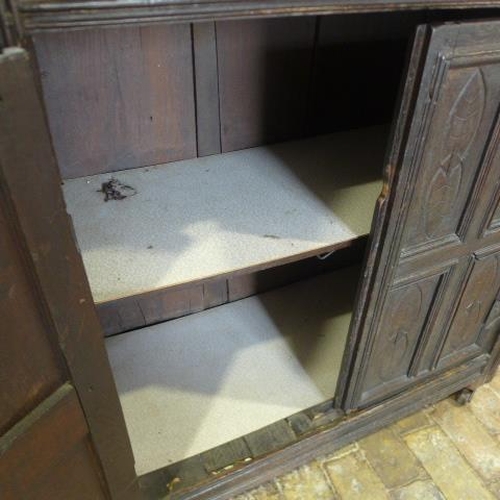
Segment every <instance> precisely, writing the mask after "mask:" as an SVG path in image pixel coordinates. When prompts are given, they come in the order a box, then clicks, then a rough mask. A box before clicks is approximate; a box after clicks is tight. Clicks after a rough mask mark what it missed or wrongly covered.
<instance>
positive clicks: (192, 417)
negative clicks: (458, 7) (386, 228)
mask: <svg viewBox="0 0 500 500" xmlns="http://www.w3.org/2000/svg"><path fill="white" fill-rule="evenodd" d="M420 18H421V16H420V14H418V13H411V14H405V15H401V14H398V15H396V14H376V15H375V14H370V15H352V16H351V15H349V16H341V17H336V16H325V17H304V18H283V19H263V20H260V19H259V20H250V21H221V22H216V23H201V24H192V25H190V24H178V25H160V24H158V25H154V26H151V27H140V28H138V27H120V28H107V29H92V30H81V31H74V32H71V31H66V32H64V33H58V32H54V33H43V34H39V35H35V36H34V46H35V50H36V55H37V62H38V65H39V68H40V74H41V80H42V88H43V94H44V99H45V105H46V109H47V113H48V121H49V125H50V128H51V134H52V140H53V144H54V148H55V152H56V156H57V158H58V163H59V167H60V170H61V175H62V177H63V180H64V185H63V190H64V195H65V199H66V204H67V208H68V212H69V213H70V215H71V217H72V219H73V224H74V228H75V233H76V238H77V240H78V244H79V247H80V250H81V253H82V257H83V261H84V264H85V268H86V272H87V276H88V279H89V283H90V287H91V290H92V294H93V297H94V301H95V302H96V305H97V308H98V312H99V314H100V316H101V320H102V322H103V327H104V330H105V331H106V333H107V334H110V335H111V334H118V333H120V335H114V336H109V337H108V338H107V340H106V346H107V349H108V354H109V357H110V361H111V365H112V369H113V373H114V375H115V380H116V383H117V386H118V391H119V394H120V399H121V403H122V407H123V410H124V414H125V420H126V422H127V427H128V431H129V434H130V438H131V442H132V447H133V450H134V455H135V459H136V468H137V472H138V473H139V474H143V473H147V472H149V471H152V470H154V469H158V468H160V467H163V466H165V465H168V464H170V463H172V462H177V461H179V460H182V459H184V458H186V457H189V456H192V455H196V454H198V453H201V452H204V451H206V450H208V449H210V448H213V447H215V446H217V445H220V444H222V443H225V442H227V441H230V440H233V439H235V438H238V437H240V436H242V435H245V434H247V433H250V432H253V431H256V430H257V429H260V428H262V427H264V426H267V425H269V424H272V423H273V422H275V421H277V420H280V419H284V418H286V417H287V416H289V415H291V414H293V413H296V412H299V411H301V410H303V409H305V408H308V407H311V406H314V405H317V404H319V403H322V402H324V401H326V400H331V399H332V398H333V397H334V395H335V386H336V381H337V378H338V375H339V372H340V368H341V363H342V357H343V352H344V345H345V341H346V339H347V335H348V330H349V322H350V317H351V313H352V310H353V307H354V303H355V295H356V289H357V284H358V280H359V276H360V273H361V272H362V255H363V249H364V245H365V243H366V239H367V236H368V234H369V232H370V227H371V224H372V218H373V209H374V206H375V202H376V199H377V197H378V195H379V193H380V190H381V186H382V180H381V179H382V169H383V162H384V155H385V150H386V147H387V142H388V139H389V132H390V122H391V119H392V116H393V111H394V108H395V106H396V104H397V95H398V89H399V85H400V81H401V79H402V77H403V76H404V75H403V74H404V64H405V54H406V50H407V46H408V40H409V39H410V38H411V36H412V33H413V30H414V27H415V25H416V24H417V23H418V22H419V20H420ZM106 190H107V191H108V197H110V198H111V199H109V200H108V201H105V197H106V194H105V191H106ZM121 197H123V198H122V199H116V198H121Z"/></svg>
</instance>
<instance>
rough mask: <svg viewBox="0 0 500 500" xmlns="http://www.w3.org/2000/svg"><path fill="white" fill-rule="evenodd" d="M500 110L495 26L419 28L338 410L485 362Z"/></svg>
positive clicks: (498, 262)
mask: <svg viewBox="0 0 500 500" xmlns="http://www.w3.org/2000/svg"><path fill="white" fill-rule="evenodd" d="M499 105H500V22H491V21H490V22H481V23H464V24H449V25H441V26H434V27H421V28H419V30H418V31H417V35H416V38H415V42H414V49H413V54H412V57H411V60H410V64H409V69H408V75H407V83H406V88H405V89H404V91H403V95H402V100H401V109H400V114H399V119H398V123H397V124H396V127H395V132H394V137H393V145H392V151H391V153H390V154H389V157H388V162H387V167H386V172H385V188H384V190H383V193H382V195H381V197H380V199H379V202H378V205H377V211H376V215H375V219H374V225H373V231H372V241H371V251H370V254H369V257H368V262H367V265H366V272H365V275H364V276H365V278H364V281H363V283H362V286H361V290H360V292H359V298H358V305H357V311H355V314H354V316H353V321H352V325H351V336H350V339H351V341H350V345H349V346H348V349H347V353H346V356H345V359H344V363H345V364H344V370H343V372H344V375H343V378H342V379H341V380H340V385H339V394H340V399H339V400H338V403H339V404H340V405H341V406H343V407H344V408H346V409H350V408H357V407H363V406H367V405H370V404H373V403H375V402H377V401H380V400H382V399H385V398H387V397H390V396H391V395H394V394H396V393H398V392H401V391H402V390H404V389H407V388H408V387H410V386H411V385H413V384H417V383H419V382H421V381H423V380H429V379H430V378H432V377H438V376H439V375H441V374H442V373H443V372H445V371H448V370H452V369H453V370H455V371H456V372H457V374H458V373H459V372H460V370H469V371H470V373H472V374H474V373H477V374H479V373H481V371H483V370H484V369H485V367H486V366H487V364H488V362H489V361H490V358H491V351H492V348H493V345H494V343H495V341H496V339H497V337H498V333H499V331H500V327H499V321H498V319H499V317H500V301H499V300H500V299H499V298H498V292H499V287H500V148H499V140H500V117H499ZM342 391H343V392H342Z"/></svg>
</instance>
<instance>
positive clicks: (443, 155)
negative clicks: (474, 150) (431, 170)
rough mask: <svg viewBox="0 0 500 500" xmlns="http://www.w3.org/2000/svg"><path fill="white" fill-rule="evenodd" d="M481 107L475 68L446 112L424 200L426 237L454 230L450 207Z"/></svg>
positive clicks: (481, 86) (481, 92)
mask: <svg viewBox="0 0 500 500" xmlns="http://www.w3.org/2000/svg"><path fill="white" fill-rule="evenodd" d="M483 108H484V82H483V79H482V77H481V71H480V70H479V69H476V70H474V72H473V73H472V75H471V76H470V77H469V79H468V80H467V81H466V83H465V85H464V87H463V88H462V90H461V92H460V93H459V95H458V97H457V99H456V101H455V103H454V104H453V107H452V109H451V111H450V113H449V116H448V120H447V123H446V128H445V132H444V140H443V149H442V151H441V152H440V156H439V163H438V165H437V169H436V173H435V174H434V176H433V177H432V180H431V182H430V184H429V186H428V187H426V190H427V195H426V197H425V202H424V207H423V208H424V220H425V222H424V228H425V234H426V235H427V237H428V238H431V239H432V238H435V237H437V236H440V235H443V234H447V233H449V232H451V231H452V230H453V227H452V226H450V223H451V222H452V216H453V211H454V210H453V209H454V206H455V204H456V202H457V198H458V195H459V193H460V184H461V181H462V175H463V164H464V160H465V157H466V155H467V152H468V151H469V148H470V146H471V144H472V141H473V139H474V136H475V134H476V131H477V126H478V125H479V122H480V120H481V116H482V114H483Z"/></svg>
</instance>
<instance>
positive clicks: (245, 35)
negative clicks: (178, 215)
mask: <svg viewBox="0 0 500 500" xmlns="http://www.w3.org/2000/svg"><path fill="white" fill-rule="evenodd" d="M421 17H422V15H421V14H407V15H406V17H401V16H397V15H394V14H392V15H391V14H378V15H367V14H365V15H358V16H337V17H335V16H334V17H301V18H278V19H255V20H247V21H219V22H217V23H214V22H207V23H197V24H193V25H189V24H178V25H161V24H160V25H154V26H150V27H145V28H138V27H126V26H123V27H119V28H106V29H86V30H81V31H74V32H44V33H40V34H36V35H35V36H34V37H33V43H34V47H35V51H36V56H37V60H38V65H39V69H40V75H41V82H42V87H43V92H44V97H45V102H46V107H47V111H48V116H49V124H50V128H51V133H52V138H53V142H54V147H55V151H56V155H57V159H58V163H59V168H60V171H61V174H62V177H63V178H73V177H80V176H85V175H91V174H96V173H103V172H112V171H116V170H122V169H127V168H134V167H140V166H145V165H152V164H158V163H166V162H170V161H174V160H179V159H187V158H193V157H195V156H197V155H198V156H204V155H208V154H214V153H220V152H225V151H233V150H238V149H244V148H249V147H254V146H260V145H263V144H269V143H272V142H278V141H286V140H290V139H295V138H301V137H305V136H308V135H311V134H318V133H328V132H332V131H335V130H341V129H346V128H352V127H359V126H364V125H370V124H375V123H383V122H386V121H388V120H390V118H391V113H392V109H393V104H394V100H395V97H396V93H397V87H398V85H399V81H400V79H401V74H402V70H401V68H402V65H403V55H404V51H405V48H406V40H407V39H408V37H409V36H410V34H411V32H412V31H413V29H414V26H415V25H416V23H417V22H418V21H419V20H421ZM373 40H376V41H377V42H376V43H375V44H374V43H373Z"/></svg>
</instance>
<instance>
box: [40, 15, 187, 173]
mask: <svg viewBox="0 0 500 500" xmlns="http://www.w3.org/2000/svg"><path fill="white" fill-rule="evenodd" d="M34 46H35V49H36V54H37V58H38V64H39V68H40V72H41V80H42V86H43V93H44V96H45V104H46V108H47V112H48V118H49V125H50V129H51V134H52V139H53V143H54V147H55V151H56V156H57V159H58V163H59V168H60V171H61V174H62V177H63V178H73V177H80V176H84V175H92V174H97V173H103V172H111V171H116V170H122V169H127V168H135V167H141V166H145V165H153V164H158V163H164V162H169V161H174V160H181V159H185V158H193V157H195V156H196V137H195V135H196V131H195V110H194V88H193V64H192V50H191V31H190V26H189V25H188V24H179V25H163V26H159V25H157V26H149V27H142V28H139V27H120V28H110V29H92V30H82V31H72V32H57V33H43V34H38V35H36V36H35V37H34Z"/></svg>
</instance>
